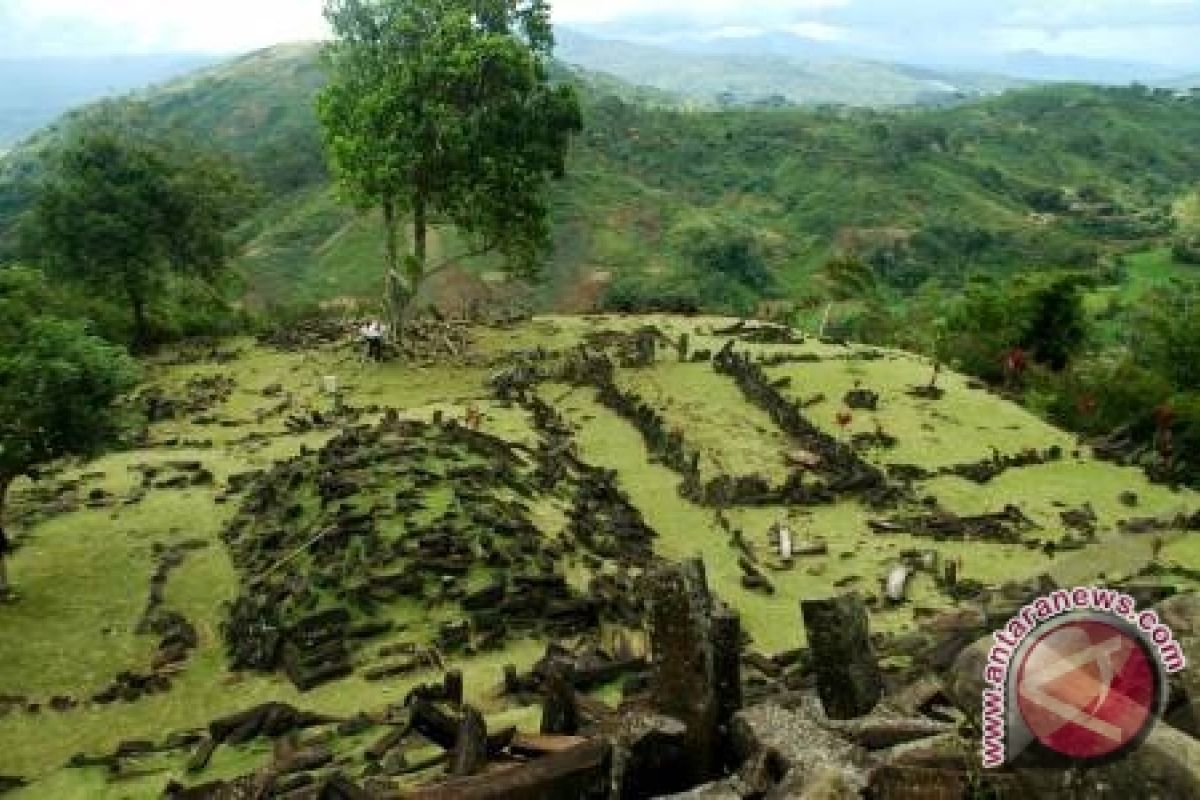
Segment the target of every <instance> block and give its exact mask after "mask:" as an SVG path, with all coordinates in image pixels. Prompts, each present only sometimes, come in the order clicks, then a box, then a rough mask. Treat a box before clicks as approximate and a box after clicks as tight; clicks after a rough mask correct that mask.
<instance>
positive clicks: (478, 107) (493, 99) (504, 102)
mask: <svg viewBox="0 0 1200 800" xmlns="http://www.w3.org/2000/svg"><path fill="white" fill-rule="evenodd" d="M325 15H326V17H327V18H328V19H329V21H330V23H331V24H332V26H333V30H334V33H335V34H336V37H337V38H336V39H335V41H334V42H332V43H331V44H330V45H329V46H328V48H327V49H326V52H325V58H326V63H327V66H328V68H329V71H330V78H331V80H330V84H329V86H328V87H327V88H326V89H325V91H324V92H323V93H322V94H321V96H320V98H319V101H318V112H319V115H320V118H321V121H322V123H323V126H324V130H325V140H326V144H327V148H328V152H329V156H330V159H331V161H332V163H333V166H334V169H335V172H336V174H337V176H338V178H339V180H340V182H341V185H342V187H343V189H344V190H345V191H346V193H347V194H348V195H349V196H350V197H351V198H352V199H353V200H354V201H355V202H356V203H357V204H358V205H360V206H362V207H378V208H380V209H381V210H382V212H383V217H384V223H385V228H386V239H387V241H386V253H387V255H386V266H387V269H388V274H389V277H390V280H391V285H392V287H393V288H397V287H398V288H399V289H400V294H402V295H403V296H404V297H407V298H410V299H411V298H412V297H413V296H415V293H416V292H417V290H418V289H419V287H420V284H421V282H422V281H423V280H424V279H425V278H426V277H428V276H429V275H430V274H432V273H433V272H435V271H437V270H438V269H439V268H441V267H442V266H445V264H438V265H431V264H429V263H428V245H427V236H428V229H429V227H430V226H431V225H435V224H449V225H452V226H453V227H454V228H455V229H456V230H457V231H458V232H459V234H460V235H462V236H463V237H464V238H465V239H466V240H467V241H468V243H469V250H468V254H470V255H476V254H479V255H481V254H483V253H491V252H495V253H498V254H499V255H501V256H502V257H503V258H504V261H505V264H506V266H507V267H508V268H509V269H510V270H511V271H514V272H518V273H524V274H531V273H533V272H534V271H535V269H536V267H537V265H538V263H539V261H540V258H541V256H542V255H543V254H544V253H545V252H546V251H547V250H548V248H549V245H550V226H549V223H548V208H547V205H546V199H545V188H546V184H547V181H548V179H549V178H550V177H553V176H561V175H562V174H563V173H564V170H565V165H566V154H567V146H568V144H569V140H570V136H571V134H572V133H573V132H575V131H578V130H579V129H580V128H581V125H582V123H581V115H580V111H579V105H578V101H577V99H576V96H575V93H574V91H573V90H572V89H571V88H570V87H567V86H554V85H552V84H551V83H550V80H549V72H548V64H549V59H550V54H551V50H552V48H553V43H554V41H553V34H552V31H551V25H550V9H549V6H548V5H547V3H546V2H545V1H544V0H516V1H515V2H514V0H329V1H328V2H327V3H326V6H325ZM405 215H408V216H410V217H411V220H412V228H411V230H412V241H411V251H410V252H409V254H408V255H407V256H406V257H405V258H404V259H401V257H400V255H399V244H398V224H399V220H400V218H401V217H402V216H405Z"/></svg>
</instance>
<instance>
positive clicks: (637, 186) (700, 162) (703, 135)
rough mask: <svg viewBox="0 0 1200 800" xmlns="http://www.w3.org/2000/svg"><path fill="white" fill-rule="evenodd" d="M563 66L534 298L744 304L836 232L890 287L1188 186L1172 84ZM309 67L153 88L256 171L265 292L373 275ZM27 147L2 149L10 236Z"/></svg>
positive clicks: (1061, 242) (157, 101)
mask: <svg viewBox="0 0 1200 800" xmlns="http://www.w3.org/2000/svg"><path fill="white" fill-rule="evenodd" d="M562 77H563V79H566V80H573V81H577V82H578V83H579V84H580V85H581V86H582V87H583V90H584V91H583V94H584V97H585V101H586V107H585V115H586V131H585V133H584V135H583V136H582V137H581V138H580V139H579V141H578V142H577V144H576V146H575V148H574V154H573V158H572V164H571V168H570V169H569V171H568V175H567V178H566V180H564V181H563V182H561V183H560V184H559V185H558V186H557V189H556V200H555V217H556V226H557V227H556V230H557V240H558V248H557V253H556V255H555V258H554V263H553V264H552V265H550V268H549V271H548V280H547V281H546V282H545V284H544V285H543V286H542V287H541V288H540V289H539V297H538V300H539V302H540V303H541V304H542V305H543V306H554V307H558V308H562V309H568V310H576V309H580V308H587V307H590V306H591V305H593V304H594V303H597V302H599V301H600V300H601V298H602V297H603V296H604V294H605V289H606V287H609V286H611V285H612V284H613V283H615V284H616V291H617V293H618V294H619V295H620V296H621V297H622V298H625V299H626V300H627V301H630V302H635V301H637V300H638V298H639V297H641V296H642V295H645V294H649V295H652V296H654V297H662V296H666V295H669V296H677V295H683V296H682V297H680V298H678V303H679V304H681V305H685V306H686V305H710V306H717V307H719V308H720V309H721V310H732V311H745V310H747V308H748V307H751V306H753V304H754V303H755V302H757V301H758V300H760V299H762V298H764V297H771V296H778V297H781V298H786V299H788V300H789V301H796V300H802V299H803V295H804V294H805V293H806V292H808V291H809V289H810V283H811V281H810V278H811V276H812V274H813V273H814V271H816V270H817V269H819V268H820V267H822V266H823V265H824V264H825V263H826V262H827V261H828V259H829V258H830V257H831V256H832V255H834V254H835V253H839V252H849V253H851V254H853V255H856V256H858V257H860V258H862V259H863V260H865V261H866V262H867V263H868V264H870V265H871V266H872V267H873V269H874V270H875V271H876V272H877V273H878V275H879V277H880V279H881V280H882V282H883V283H884V284H885V285H888V286H892V287H895V288H897V289H902V290H909V289H913V288H915V287H917V286H918V285H920V284H921V283H923V282H925V281H927V280H929V279H932V278H937V279H939V280H940V281H942V282H949V283H954V282H957V281H960V280H961V279H962V278H964V277H965V276H966V275H968V274H970V273H972V272H975V271H988V272H995V271H1013V270H1018V269H1023V268H1057V267H1068V266H1069V267H1077V268H1078V267H1081V268H1086V269H1091V268H1093V267H1096V266H1099V265H1101V264H1102V262H1103V261H1104V256H1105V255H1106V254H1108V253H1111V252H1117V251H1125V250H1145V249H1148V248H1150V247H1152V246H1158V245H1163V244H1166V243H1169V242H1170V241H1171V240H1172V237H1173V236H1175V231H1174V227H1175V222H1174V217H1173V213H1174V212H1173V209H1176V208H1178V207H1179V204H1178V202H1177V201H1179V200H1180V199H1181V198H1184V197H1186V196H1188V194H1189V193H1190V192H1191V191H1192V190H1194V189H1195V188H1196V186H1197V184H1200V151H1197V150H1196V148H1195V145H1194V143H1195V142H1196V141H1197V140H1198V139H1200V99H1196V98H1192V99H1186V98H1180V97H1178V96H1176V95H1175V94H1173V93H1170V92H1167V91H1151V90H1147V89H1138V88H1129V89H1114V88H1096V87H1084V86H1059V87H1053V88H1039V89H1031V90H1025V91H1019V92H1013V93H1009V94H1006V95H1003V96H1001V97H997V98H993V99H990V100H986V101H981V102H979V103H976V104H973V105H969V106H964V107H958V108H954V109H948V110H940V111H924V112H890V113H882V112H871V111H816V110H786V111H772V112H750V111H726V112H715V113H698V112H688V111H683V110H678V109H677V108H673V107H672V106H673V98H672V97H671V96H670V95H667V94H665V93H660V92H654V91H650V90H640V89H634V88H632V87H629V86H627V85H625V84H622V83H621V82H620V81H618V80H616V79H613V78H610V77H606V76H597V75H593V74H590V73H580V72H575V71H569V70H566V69H564V70H563V71H562ZM323 80H324V78H323V72H322V69H321V67H320V65H319V61H318V53H317V50H316V47H315V46H303V45H293V46H283V47H278V48H274V49H271V50H267V51H263V52H260V53H256V54H253V55H250V56H247V57H245V58H243V59H241V60H238V61H236V62H233V63H231V64H228V65H223V66H221V67H218V68H214V69H211V70H207V71H204V72H200V73H198V74H196V75H194V76H192V77H189V78H187V79H185V80H182V81H179V82H176V83H174V84H172V85H170V86H168V87H166V88H164V89H162V90H160V91H156V92H154V93H152V94H151V95H150V96H149V98H148V103H149V108H150V110H151V114H152V118H153V119H155V120H158V121H159V123H160V124H161V125H163V126H174V127H181V128H183V129H185V130H186V131H190V132H191V133H192V134H193V135H195V136H196V137H197V138H198V139H202V140H203V141H204V142H205V143H206V144H211V145H215V146H216V147H219V148H221V149H225V150H228V151H230V152H232V153H234V154H235V155H236V156H237V158H238V159H239V160H240V162H241V163H242V164H243V165H244V167H245V169H246V171H247V172H248V173H249V174H250V176H251V177H252V178H254V179H255V180H257V181H258V182H260V183H261V184H262V185H263V186H264V187H265V189H266V198H267V202H266V203H265V204H264V205H263V206H262V208H261V210H260V211H259V212H258V213H257V214H256V215H255V216H254V217H253V218H252V219H250V220H248V221H247V222H246V223H245V225H244V226H243V228H242V231H241V236H242V239H243V240H244V244H245V247H244V255H243V256H242V258H241V260H240V265H241V268H242V274H243V275H244V276H245V279H246V286H247V289H248V290H249V292H250V295H251V296H252V297H253V298H254V299H256V300H258V301H260V302H263V303H286V304H290V303H296V302H308V301H316V300H326V299H330V298H335V297H342V296H363V295H365V296H371V295H374V294H376V292H377V287H378V276H379V268H378V263H379V252H380V247H381V245H380V244H379V237H378V236H377V235H376V230H375V226H374V224H373V222H372V220H371V219H370V217H369V216H367V217H364V216H361V215H359V214H358V213H357V212H356V211H355V210H354V209H352V208H350V207H348V206H347V205H346V204H344V203H342V202H340V201H339V200H338V199H337V198H336V196H335V194H334V192H333V190H332V189H331V188H330V183H329V179H328V173H327V169H326V166H325V162H324V158H323V155H322V152H321V144H320V135H319V130H318V126H317V122H316V119H315V115H314V113H313V101H314V97H315V94H316V92H317V90H318V89H319V87H320V86H321V85H322V82H323ZM52 135H53V132H50V133H47V134H46V136H44V137H43V138H42V141H43V142H44V141H45V140H46V137H50V136H52ZM37 148H38V142H36V141H35V143H34V144H33V145H32V146H31V147H30V148H27V149H26V150H24V151H22V152H18V153H14V154H12V155H11V156H10V157H9V159H8V160H7V161H6V162H5V163H4V166H3V169H2V177H0V225H3V226H4V229H5V234H6V235H5V237H4V242H5V254H6V255H9V256H12V255H13V254H14V252H15V251H14V246H15V242H16V239H17V237H16V236H15V235H14V233H13V232H14V227H15V226H14V225H13V222H14V220H15V219H16V218H17V217H18V216H19V213H20V212H21V210H22V209H23V208H25V207H26V205H27V203H28V198H29V197H30V196H31V192H32V189H31V186H32V181H34V180H35V176H36V171H37V167H36V152H37ZM698 241H699V242H701V244H703V243H705V242H707V243H708V244H710V245H712V247H708V250H709V251H711V250H712V249H713V248H714V247H715V248H716V249H720V246H721V245H722V244H723V243H728V242H734V243H735V244H737V243H739V242H740V243H741V245H740V246H742V247H743V249H744V250H745V251H746V252H747V253H749V254H750V255H751V257H752V260H753V261H754V263H752V264H751V265H750V266H749V267H748V269H750V270H751V271H754V270H756V269H757V270H759V271H760V272H761V273H762V274H761V275H759V276H758V277H756V278H755V277H753V276H751V278H747V276H745V275H737V274H735V275H734V276H733V279H734V282H735V283H736V284H737V285H736V286H734V287H733V288H734V291H730V286H729V285H728V281H710V280H696V279H695V278H696V276H695V274H694V267H695V265H696V263H697V262H704V260H705V256H704V253H702V252H697V248H696V247H695V246H694V245H695V244H696V243H697V242H698ZM434 247H435V249H437V248H439V247H440V248H442V249H443V250H448V249H449V248H450V247H451V245H450V244H448V243H447V242H446V241H444V240H443V239H442V238H438V237H435V241H434ZM699 249H700V250H704V249H705V248H704V247H701V248H699ZM735 249H736V248H735ZM760 261H761V264H759V263H758V262H760ZM468 266H470V267H471V270H470V271H473V272H475V273H476V274H484V273H486V271H487V265H486V264H476V265H468ZM737 269H740V267H736V266H735V271H736V270H737Z"/></svg>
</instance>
